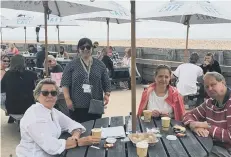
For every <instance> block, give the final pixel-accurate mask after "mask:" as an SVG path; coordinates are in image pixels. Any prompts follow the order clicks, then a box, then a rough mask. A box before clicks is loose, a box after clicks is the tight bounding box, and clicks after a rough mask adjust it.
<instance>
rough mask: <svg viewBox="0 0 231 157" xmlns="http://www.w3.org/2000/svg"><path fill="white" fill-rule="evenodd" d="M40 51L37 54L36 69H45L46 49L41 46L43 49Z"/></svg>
mask: <svg viewBox="0 0 231 157" xmlns="http://www.w3.org/2000/svg"><path fill="white" fill-rule="evenodd" d="M38 49H39V50H40V51H38V53H36V67H37V68H43V63H44V60H45V47H44V46H41V48H40V47H39V48H38Z"/></svg>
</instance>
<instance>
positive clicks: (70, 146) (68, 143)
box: [66, 137, 77, 149]
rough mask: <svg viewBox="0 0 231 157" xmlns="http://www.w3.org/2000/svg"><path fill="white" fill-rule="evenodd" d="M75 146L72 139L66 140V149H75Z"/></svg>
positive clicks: (75, 143)
mask: <svg viewBox="0 0 231 157" xmlns="http://www.w3.org/2000/svg"><path fill="white" fill-rule="evenodd" d="M76 146H77V142H76V140H75V139H74V138H72V137H68V138H67V140H66V149H71V148H75V147H76Z"/></svg>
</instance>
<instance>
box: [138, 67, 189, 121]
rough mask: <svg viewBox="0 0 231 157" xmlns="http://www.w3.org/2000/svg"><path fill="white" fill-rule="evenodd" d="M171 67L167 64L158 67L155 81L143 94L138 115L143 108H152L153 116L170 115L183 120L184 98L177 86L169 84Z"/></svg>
mask: <svg viewBox="0 0 231 157" xmlns="http://www.w3.org/2000/svg"><path fill="white" fill-rule="evenodd" d="M171 74H172V72H171V69H170V67H168V66H166V65H159V66H158V67H157V68H156V72H155V78H154V83H153V84H151V85H150V86H149V87H148V88H146V89H145V90H144V92H143V94H142V98H141V102H140V105H139V109H138V116H141V115H142V113H143V110H151V111H152V115H153V117H162V116H168V117H172V118H175V119H176V120H182V118H183V115H184V114H185V109H184V103H183V99H182V97H181V96H180V94H179V92H178V91H177V89H176V88H175V87H172V86H171V85H169V83H170V80H171Z"/></svg>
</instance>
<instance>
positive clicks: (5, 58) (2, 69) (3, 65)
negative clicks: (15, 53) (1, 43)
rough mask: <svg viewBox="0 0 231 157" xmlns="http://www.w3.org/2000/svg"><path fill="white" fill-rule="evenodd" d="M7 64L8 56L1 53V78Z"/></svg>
mask: <svg viewBox="0 0 231 157" xmlns="http://www.w3.org/2000/svg"><path fill="white" fill-rule="evenodd" d="M9 66H10V57H9V56H7V55H2V56H1V80H2V78H3V76H4V75H5V73H6V71H7V69H8V68H9Z"/></svg>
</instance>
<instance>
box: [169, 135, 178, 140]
mask: <svg viewBox="0 0 231 157" xmlns="http://www.w3.org/2000/svg"><path fill="white" fill-rule="evenodd" d="M166 138H167V139H168V140H170V141H175V140H177V137H176V136H175V135H168V136H166Z"/></svg>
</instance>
